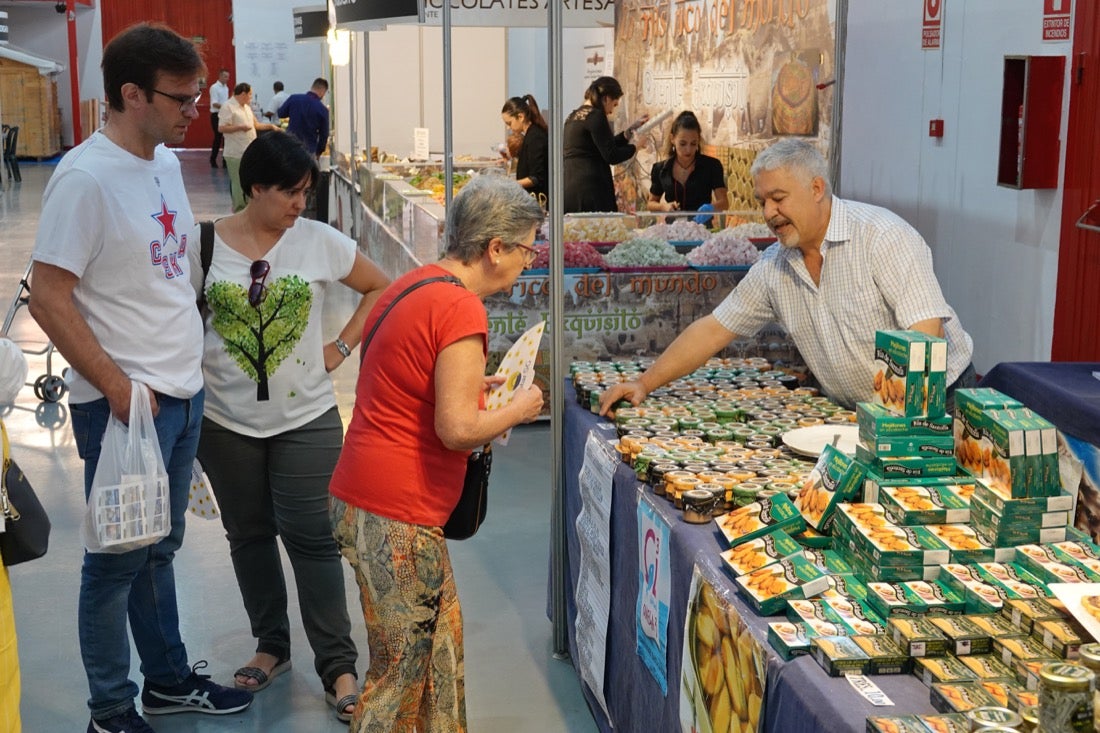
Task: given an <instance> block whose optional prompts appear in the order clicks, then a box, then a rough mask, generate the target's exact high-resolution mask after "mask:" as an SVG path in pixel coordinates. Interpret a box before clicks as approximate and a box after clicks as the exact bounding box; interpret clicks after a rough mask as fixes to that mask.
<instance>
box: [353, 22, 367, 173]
mask: <svg viewBox="0 0 1100 733" xmlns="http://www.w3.org/2000/svg"><path fill="white" fill-rule="evenodd" d="M370 118H371V109H370V31H363V149H364V150H365V151H366V154H367V159H366V161H365V163H364V165H366V166H367V167H368V168H370V166H371V156H370V148H371V144H370ZM353 152H354V151H353ZM352 170H354V166H353V168H352ZM355 179H356V180H355V184H356V186H358V185H359V176H356V177H355Z"/></svg>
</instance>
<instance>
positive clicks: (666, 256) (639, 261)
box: [604, 237, 687, 267]
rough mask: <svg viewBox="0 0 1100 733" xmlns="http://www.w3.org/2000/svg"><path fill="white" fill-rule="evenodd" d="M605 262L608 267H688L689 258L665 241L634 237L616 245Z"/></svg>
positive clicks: (606, 256)
mask: <svg viewBox="0 0 1100 733" xmlns="http://www.w3.org/2000/svg"><path fill="white" fill-rule="evenodd" d="M604 261H605V262H607V265H608V267H669V266H677V265H686V264H687V258H686V257H684V255H682V254H680V253H679V252H677V251H676V248H675V247H673V246H672V245H670V244H669V243H668V242H666V241H664V240H663V239H649V238H645V237H634V238H631V239H628V240H626V241H625V242H620V243H619V244H617V245H615V248H614V249H612V250H611V251H610V252H608V253H607V255H605V256H604Z"/></svg>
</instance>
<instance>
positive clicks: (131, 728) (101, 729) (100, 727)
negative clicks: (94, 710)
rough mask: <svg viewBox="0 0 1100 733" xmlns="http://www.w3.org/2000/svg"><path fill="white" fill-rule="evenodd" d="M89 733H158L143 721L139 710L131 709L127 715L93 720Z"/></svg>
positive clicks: (89, 725)
mask: <svg viewBox="0 0 1100 733" xmlns="http://www.w3.org/2000/svg"><path fill="white" fill-rule="evenodd" d="M88 733H156V731H155V730H153V729H152V728H150V727H149V724H148V723H146V722H145V721H144V720H142V719H141V716H140V715H138V713H137V710H134V709H133V708H130V709H129V710H127V711H126V712H125V713H122V714H121V715H116V716H114V717H113V718H107V719H106V720H96V719H95V718H92V719H91V721H89V723H88Z"/></svg>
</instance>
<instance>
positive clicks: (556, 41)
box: [547, 2, 569, 659]
mask: <svg viewBox="0 0 1100 733" xmlns="http://www.w3.org/2000/svg"><path fill="white" fill-rule="evenodd" d="M564 6H565V3H564V2H551V3H550V27H549V29H548V30H549V38H548V41H549V42H548V43H547V46H548V47H549V56H550V59H549V67H550V112H551V115H552V116H553V119H552V120H550V430H551V434H552V442H553V445H554V454H553V459H552V460H551V462H550V480H551V483H552V485H551V497H552V499H551V501H552V506H551V510H550V511H551V515H550V538H551V539H550V563H551V564H550V572H551V575H550V598H551V606H550V610H551V620H552V622H553V646H554V650H553V651H554V656H555V657H557V658H559V659H561V658H565V657H567V656H569V636H568V629H567V624H568V618H567V616H566V609H565V584H566V582H568V579H567V578H566V576H565V547H566V544H565V543H566V534H565V477H564V474H563V472H562V463H563V454H564V445H565V444H564V440H565V431H564V422H563V421H564V418H565V396H564V394H563V391H564V390H563V388H562V380H563V379H564V378H565V368H564V365H563V364H562V359H563V358H564V354H565V334H564V327H563V324H564V323H565V251H564V247H563V245H562V241H563V240H564V236H563V231H562V221H563V218H564V211H563V209H564V192H565V187H564V184H563V180H564V179H563V177H562V176H563V173H562V171H563V169H564V166H563V164H562V153H563V145H562V125H561V111H562V110H564V109H565V106H564V103H563V101H562V95H563V92H562V89H563V84H562V73H563V71H562V20H563V17H564Z"/></svg>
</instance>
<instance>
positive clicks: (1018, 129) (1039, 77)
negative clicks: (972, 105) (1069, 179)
mask: <svg viewBox="0 0 1100 733" xmlns="http://www.w3.org/2000/svg"><path fill="white" fill-rule="evenodd" d="M1065 70H1066V59H1065V57H1064V56H1005V66H1004V89H1003V90H1002V93H1001V146H1000V156H999V158H998V164H997V183H998V184H999V185H1001V186H1007V187H1009V188H1057V186H1058V158H1059V153H1060V151H1061V141H1060V140H1059V139H1058V132H1059V129H1060V127H1061V124H1062V86H1063V81H1064V78H1065Z"/></svg>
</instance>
